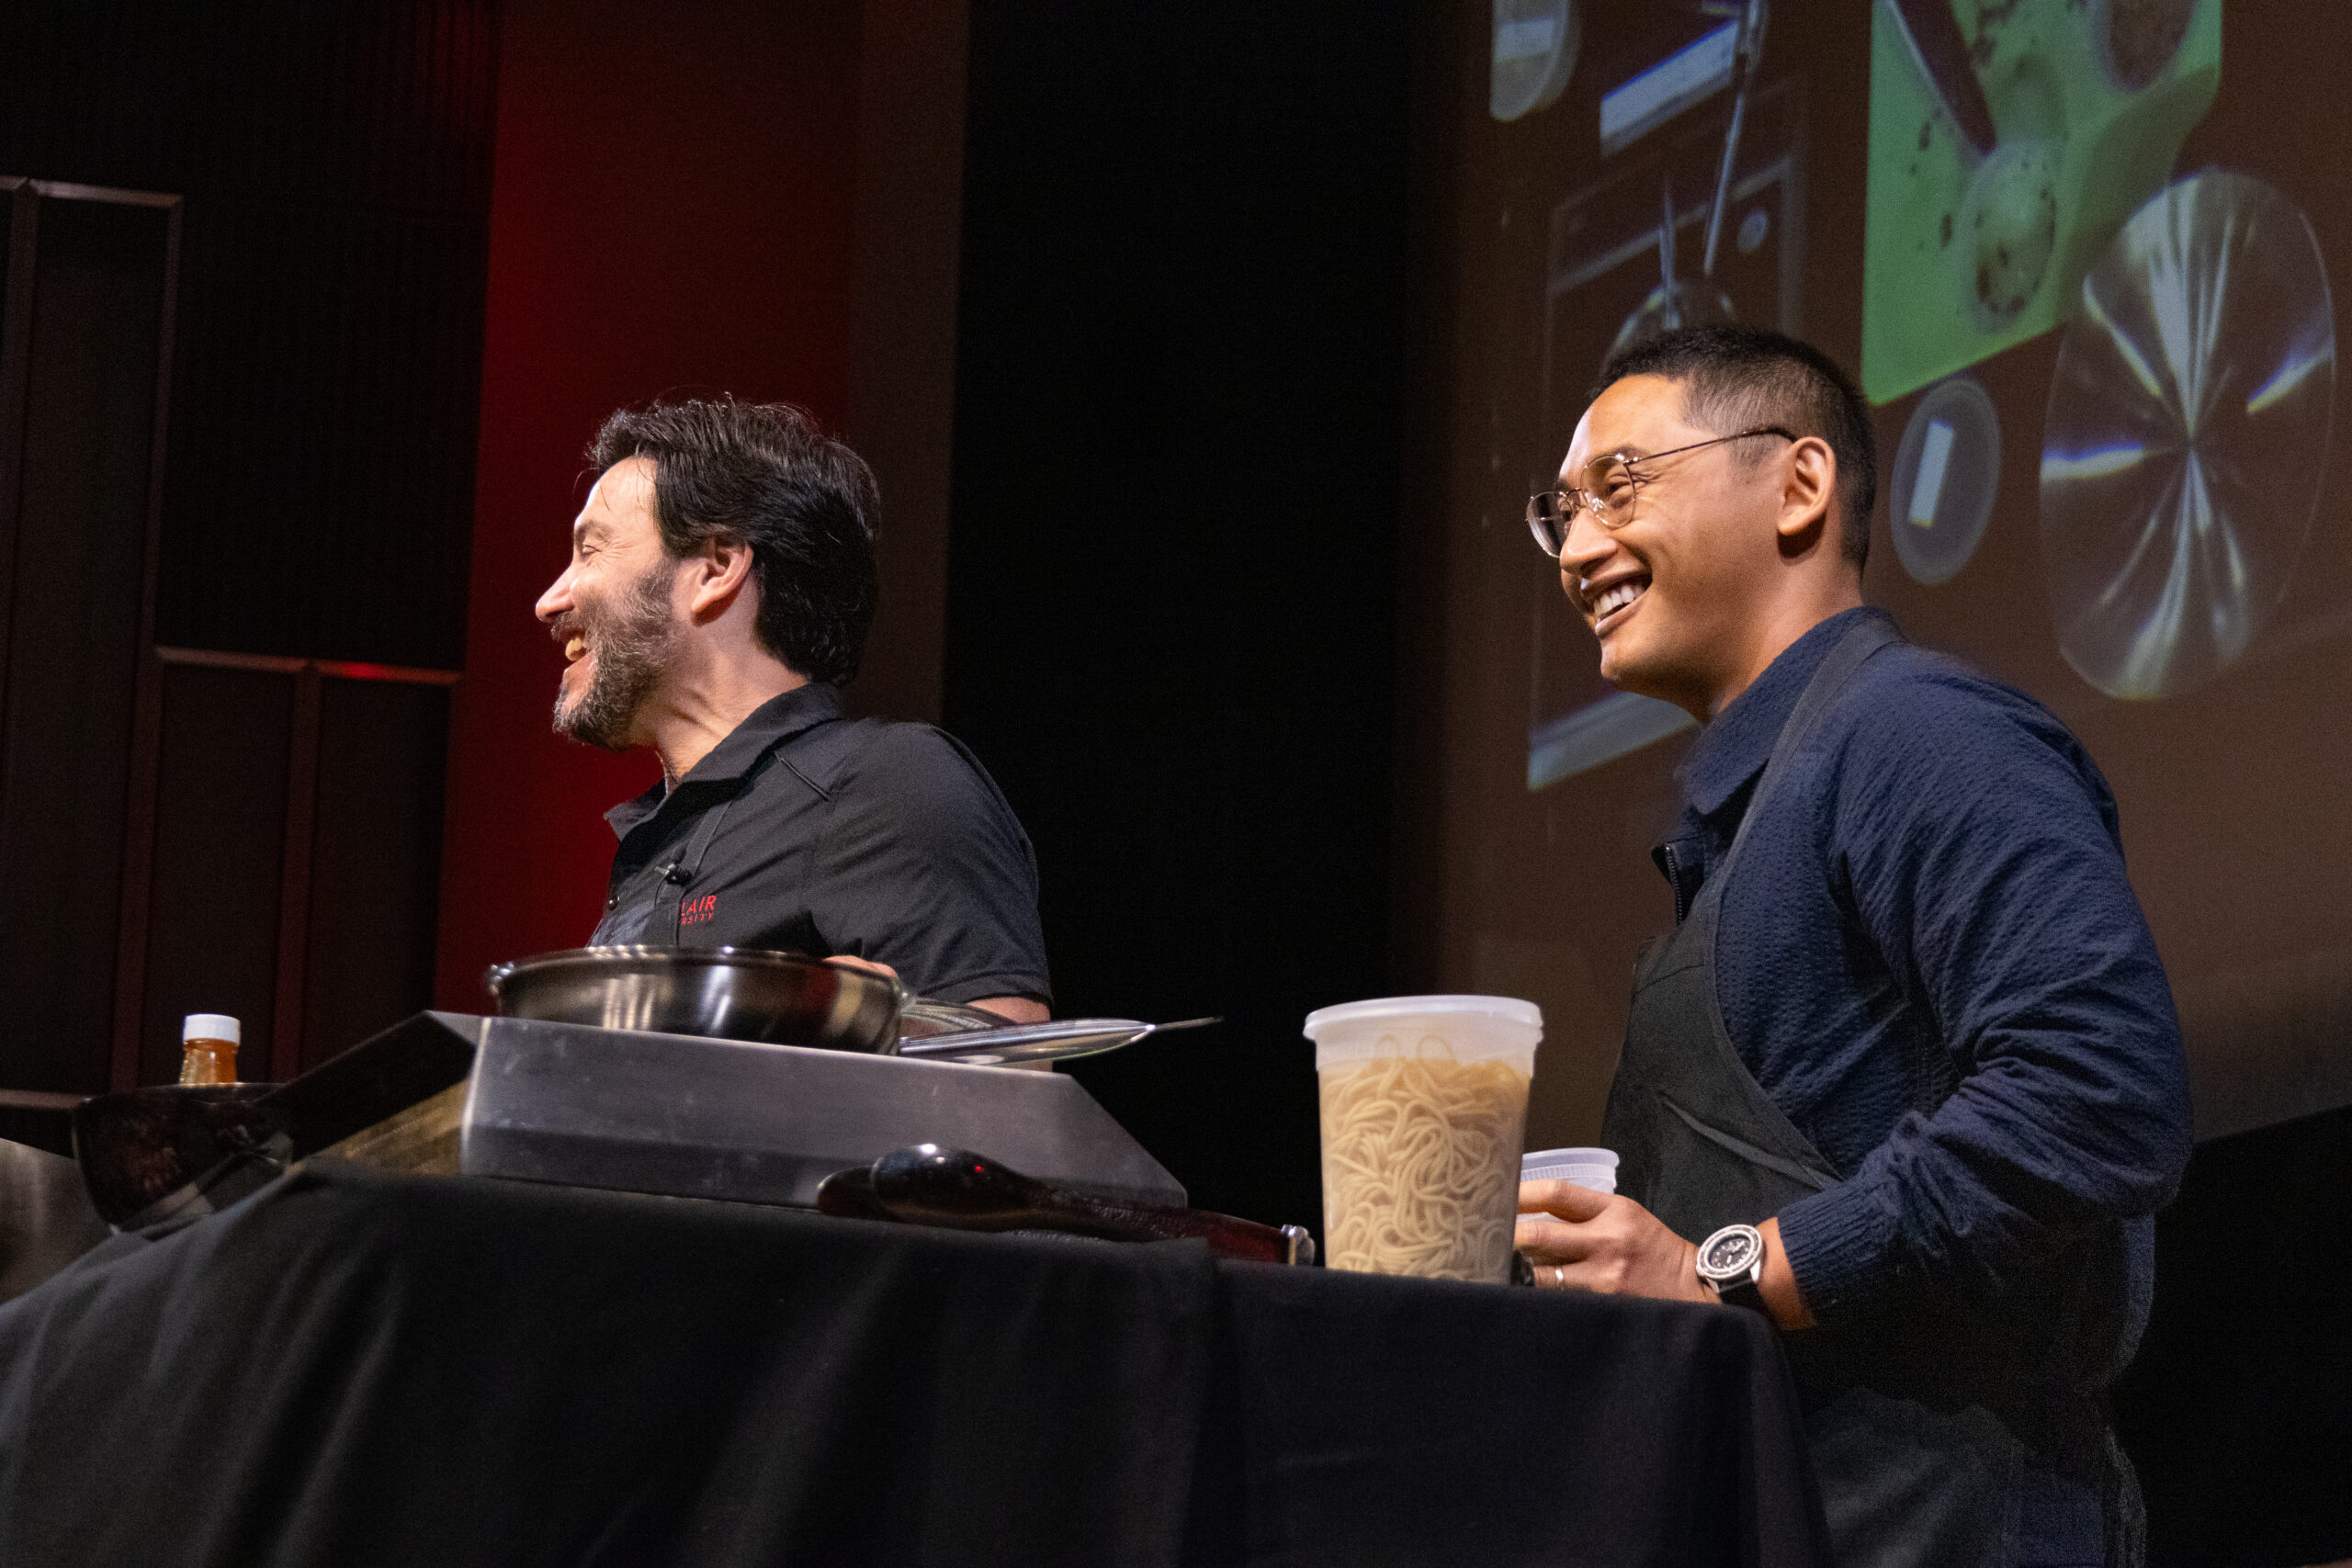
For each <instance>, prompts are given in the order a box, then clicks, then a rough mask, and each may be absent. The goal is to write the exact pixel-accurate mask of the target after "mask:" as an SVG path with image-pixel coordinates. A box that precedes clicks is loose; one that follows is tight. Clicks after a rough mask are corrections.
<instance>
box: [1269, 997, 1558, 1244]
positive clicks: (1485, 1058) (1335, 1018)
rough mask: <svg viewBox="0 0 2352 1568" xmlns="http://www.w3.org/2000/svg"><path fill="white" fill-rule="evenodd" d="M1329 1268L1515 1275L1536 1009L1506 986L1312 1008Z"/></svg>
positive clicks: (1540, 1022)
mask: <svg viewBox="0 0 2352 1568" xmlns="http://www.w3.org/2000/svg"><path fill="white" fill-rule="evenodd" d="M1306 1037H1307V1038H1308V1039H1310V1040H1312V1041H1314V1042H1315V1070H1316V1077H1317V1079H1318V1080H1319V1081H1320V1085H1321V1097H1320V1098H1321V1102H1322V1123H1323V1252H1324V1259H1325V1261H1326V1263H1327V1264H1329V1266H1330V1267H1331V1268H1334V1269H1358V1270H1362V1271H1364V1272H1370V1273H1381V1274H1415V1275H1419V1276H1422V1277H1423V1278H1428V1279H1440V1280H1486V1281H1488V1282H1491V1283H1495V1284H1502V1283H1505V1282H1507V1281H1508V1280H1510V1251H1511V1230H1512V1226H1513V1224H1515V1223H1516V1216H1517V1215H1518V1213H1519V1156H1520V1145H1521V1136H1522V1134H1523V1132H1524V1129H1525V1127H1526V1123H1527V1083H1528V1079H1529V1078H1530V1077H1532V1075H1533V1073H1534V1070H1535V1047H1536V1045H1537V1044H1538V1043H1541V1041H1542V1040H1543V1038H1544V1014H1543V1011H1542V1010H1541V1009H1539V1008H1537V1007H1536V1005H1535V1004H1534V1003H1533V1002H1523V1001H1519V1000H1516V999H1514V998H1510V997H1386V998H1380V999H1378V1000H1375V1001H1364V1002H1350V1003H1347V1004H1346V1005H1344V1006H1341V1007H1329V1008H1324V1009H1322V1010H1319V1011H1317V1012H1313V1013H1309V1014H1308V1015H1307V1019H1306Z"/></svg>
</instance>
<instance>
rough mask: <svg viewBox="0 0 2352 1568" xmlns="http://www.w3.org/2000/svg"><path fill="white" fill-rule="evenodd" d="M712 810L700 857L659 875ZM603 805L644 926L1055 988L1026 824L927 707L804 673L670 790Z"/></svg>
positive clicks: (981, 982) (616, 899)
mask: <svg viewBox="0 0 2352 1568" xmlns="http://www.w3.org/2000/svg"><path fill="white" fill-rule="evenodd" d="M713 812H718V813H719V814H720V815H719V816H718V820H717V823H716V825H715V830H712V831H710V832H709V833H708V838H707V847H706V848H705V849H704V852H703V853H702V855H701V858H700V860H699V862H698V863H695V864H694V866H693V868H692V870H691V873H690V874H687V873H686V872H684V870H681V871H679V872H675V873H673V880H672V881H669V882H662V881H659V880H658V877H659V873H658V870H656V869H655V868H661V867H667V866H673V865H678V864H679V863H681V862H685V861H690V860H692V858H693V854H692V852H693V849H694V847H695V841H696V840H697V838H698V836H700V834H701V832H702V831H703V830H704V829H707V828H708V827H710V826H711V825H710V824H709V823H708V822H707V818H708V817H709V816H710V814H712V813H713ZM605 820H606V821H608V822H610V823H611V824H612V825H613V830H614V832H616V834H618V835H619V836H620V848H619V850H618V851H617V852H616V853H615V854H614V856H613V874H612V880H611V883H610V886H609V887H608V889H607V901H606V904H605V909H606V919H607V922H612V921H614V920H615V919H616V917H618V918H620V919H623V920H626V919H627V918H628V917H629V916H630V915H631V914H632V913H633V912H634V913H639V914H642V915H644V916H646V917H650V918H648V919H644V920H643V922H642V930H641V931H636V932H633V933H632V935H631V938H630V940H637V941H643V942H655V943H667V942H670V941H671V940H672V937H673V931H674V934H675V940H676V941H677V942H679V943H680V944H681V945H686V946H695V947H761V948H777V949H782V950H784V951H786V952H795V953H809V954H811V955H814V956H818V957H830V956H832V955H834V954H836V953H848V954H851V955H854V956H855V957H859V958H869V959H872V960H874V961H876V962H877V963H881V964H889V965H890V966H891V967H892V968H894V969H896V970H897V971H898V972H899V976H900V977H901V978H902V979H904V980H905V981H906V982H907V984H908V985H910V986H911V987H914V988H915V989H916V990H917V991H919V992H921V993H922V995H924V996H927V997H936V998H939V999H941V1000H943V1001H954V1002H967V1001H971V1000H974V999H976V998H980V997H1002V996H1026V997H1035V998H1037V999H1038V1000H1040V1001H1050V1000H1051V997H1052V992H1051V988H1050V987H1049V985H1048V983H1047V979H1046V945H1045V938H1044V935H1043V933H1042V932H1041V931H1040V930H1039V928H1038V924H1037V862H1036V856H1035V852H1033V851H1032V850H1031V849H1030V847H1029V838H1028V835H1027V834H1025V833H1023V831H1022V830H1021V824H1020V823H1019V822H1018V821H1017V820H1015V818H1013V815H1012V807H1010V806H1008V805H1006V804H1005V799H1004V796H1003V795H1001V794H1000V793H999V792H998V790H997V787H996V784H995V781H994V780H992V779H990V778H989V775H988V773H987V770H985V769H983V768H982V767H981V766H980V764H979V761H978V759H977V758H975V757H974V756H973V755H972V754H971V753H970V752H969V751H967V750H965V749H964V747H963V746H962V745H961V743H959V742H958V741H956V739H955V738H954V737H952V736H949V735H946V734H944V733H942V732H941V731H939V730H937V729H934V728H932V727H931V726H929V725H927V724H892V723H886V722H883V721H881V720H878V719H847V718H844V717H842V699H841V694H840V693H839V692H837V691H836V690H834V689H833V688H832V687H831V686H826V685H816V684H811V685H807V686H802V687H799V688H798V689H797V690H795V691H790V692H786V694H784V695H782V696H780V697H777V698H775V699H774V700H773V701H771V702H768V703H766V704H764V705H762V706H760V707H759V708H758V709H756V710H754V711H753V712H752V715H751V716H749V717H748V718H746V719H744V720H743V722H742V723H741V724H740V725H738V726H736V728H735V730H734V732H733V733H732V734H730V735H729V736H728V737H727V739H724V740H721V741H720V742H719V743H718V745H717V746H715V747H713V748H712V749H711V750H710V753H709V755H707V756H706V757H705V758H703V760H702V761H699V762H697V763H695V766H694V767H693V768H692V769H691V770H689V771H688V773H686V776H685V777H684V778H683V779H680V780H679V781H678V784H677V786H676V787H675V788H674V789H672V790H670V791H669V792H668V794H667V795H664V793H663V791H662V785H660V784H656V785H654V786H653V787H652V788H651V789H650V790H647V791H646V792H645V793H644V794H643V795H639V796H638V797H637V798H636V799H634V800H631V801H627V802H625V803H623V804H622V805H619V806H616V807H614V808H613V809H612V810H611V811H609V812H607V813H605ZM673 911H674V916H673Z"/></svg>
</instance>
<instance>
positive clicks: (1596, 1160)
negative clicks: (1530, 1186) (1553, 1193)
mask: <svg viewBox="0 0 2352 1568" xmlns="http://www.w3.org/2000/svg"><path fill="white" fill-rule="evenodd" d="M1577 1166H1582V1167H1589V1168H1593V1169H1597V1170H1607V1171H1614V1170H1615V1169H1616V1168H1617V1151H1616V1150H1615V1149H1537V1150H1535V1151H1534V1152H1533V1153H1532V1154H1525V1155H1521V1156H1520V1158H1519V1168H1520V1172H1521V1175H1523V1176H1532V1175H1533V1174H1534V1173H1536V1172H1537V1171H1545V1172H1549V1171H1552V1170H1555V1169H1557V1170H1566V1169H1568V1168H1571V1167H1577Z"/></svg>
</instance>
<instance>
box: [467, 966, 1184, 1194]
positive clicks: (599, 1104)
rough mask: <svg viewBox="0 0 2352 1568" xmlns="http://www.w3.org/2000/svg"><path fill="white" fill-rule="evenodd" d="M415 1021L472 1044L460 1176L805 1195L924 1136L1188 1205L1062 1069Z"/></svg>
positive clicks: (481, 1021) (1087, 1188)
mask: <svg viewBox="0 0 2352 1568" xmlns="http://www.w3.org/2000/svg"><path fill="white" fill-rule="evenodd" d="M431 1016H432V1017H433V1018H434V1019H435V1021H437V1022H439V1023H440V1024H442V1025H443V1026H444V1027H445V1028H449V1029H451V1030H453V1031H461V1032H466V1033H467V1034H469V1036H470V1037H471V1038H472V1039H473V1040H474V1041H475V1043H476V1044H477V1047H478V1050H477V1055H476V1056H475V1060H474V1067H473V1073H472V1076H471V1079H470V1081H469V1087H468V1089H467V1090H466V1095H465V1104H464V1111H463V1113H462V1117H461V1120H460V1124H459V1128H458V1169H459V1171H460V1172H461V1173H463V1174H466V1175H469V1176H497V1177H505V1178H509V1179H520V1180H526V1181H553V1182H564V1183H568V1184H571V1185H574V1186H582V1187H609V1188H618V1189H621V1190H628V1191H634V1192H660V1193H671V1194H676V1195H680V1196H686V1197H697V1198H729V1199H738V1200H744V1201H753V1202H764V1203H787V1204H798V1205H804V1206H813V1205H814V1204H815V1202H816V1201H817V1187H818V1184H819V1183H820V1182H821V1181H823V1180H824V1179H825V1178H826V1177H828V1176H830V1175H831V1174H832V1173H833V1172H834V1171H837V1170H842V1169H845V1168H848V1167H851V1166H859V1165H869V1164H871V1163H872V1162H873V1161H875V1160H876V1159H878V1158H880V1157H881V1156H883V1155H885V1154H888V1153H889V1152H890V1151H891V1150H893V1149H898V1148H903V1147H906V1146H908V1145H914V1144H923V1143H935V1144H941V1145H948V1146H951V1147H967V1148H975V1149H980V1150H984V1151H986V1152H987V1153H988V1154H989V1155H990V1156H993V1157H995V1158H998V1159H1001V1160H1002V1161H1004V1162H1005V1163H1006V1164H1008V1165H1010V1166H1012V1167H1013V1168H1016V1169H1019V1170H1022V1171H1025V1172H1027V1173H1029V1174H1030V1175H1033V1176H1035V1177H1038V1178H1040V1179H1045V1180H1047V1181H1052V1182H1056V1183H1057V1184H1060V1185H1062V1186H1066V1187H1069V1188H1073V1189H1075V1190H1080V1191H1083V1192H1091V1193H1095V1194H1098V1195H1100V1196H1103V1197H1106V1198H1120V1199H1128V1200H1134V1201H1144V1202H1151V1203H1170V1204H1176V1205H1182V1204H1184V1203H1185V1202H1186V1201H1187V1200H1186V1197H1185V1193H1184V1189H1183V1187H1182V1185H1181V1184H1180V1183H1178V1182H1177V1180H1176V1179H1175V1178H1174V1177H1172V1176H1170V1175H1169V1173H1168V1172H1167V1170H1166V1169H1165V1168H1162V1167H1161V1166H1160V1164H1159V1161H1157V1160H1155V1159H1153V1158H1152V1157H1151V1156H1150V1155H1149V1154H1148V1153H1147V1152H1146V1151H1145V1150H1144V1148H1143V1145H1140V1144H1138V1143H1136V1141H1135V1139H1134V1138H1132V1137H1130V1136H1129V1135H1128V1134H1127V1132H1126V1130H1125V1128H1123V1127H1121V1126H1120V1125H1119V1124H1118V1122H1115V1121H1114V1120H1112V1118H1111V1115H1110V1113H1109V1112H1108V1111H1104V1110H1103V1107H1102V1106H1101V1105H1100V1104H1098V1103H1097V1102H1096V1101H1095V1100H1094V1098H1093V1097H1092V1096H1091V1095H1090V1094H1088V1093H1087V1092H1086V1090H1085V1089H1083V1088H1082V1087H1080V1084H1079V1083H1078V1081H1077V1080H1076V1079H1075V1078H1071V1077H1064V1076H1062V1075H1060V1074H1055V1073H1038V1072H1023V1071H1017V1070H1012V1069H1009V1068H1003V1067H992V1066H967V1065H963V1064H959V1063H951V1062H931V1061H921V1060H916V1059H912V1058H908V1057H899V1056H876V1055H864V1054H862V1053H854V1052H842V1051H827V1050H816V1049H809V1048H806V1047H802V1046H796V1045H763V1044H754V1043H746V1042H741V1041H733V1040H710V1039H702V1038H696V1037H694V1036H688V1035H680V1034H653V1033H646V1032H637V1031H625V1030H608V1029H596V1028H593V1027H590V1026H588V1025H584V1024H570V1023H549V1022H543V1021H538V1020H534V1019H520V1018H475V1017H472V1016H470V1015H467V1014H458V1013H435V1014H433V1015H431Z"/></svg>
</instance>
